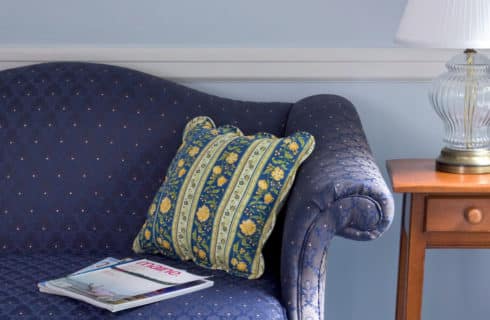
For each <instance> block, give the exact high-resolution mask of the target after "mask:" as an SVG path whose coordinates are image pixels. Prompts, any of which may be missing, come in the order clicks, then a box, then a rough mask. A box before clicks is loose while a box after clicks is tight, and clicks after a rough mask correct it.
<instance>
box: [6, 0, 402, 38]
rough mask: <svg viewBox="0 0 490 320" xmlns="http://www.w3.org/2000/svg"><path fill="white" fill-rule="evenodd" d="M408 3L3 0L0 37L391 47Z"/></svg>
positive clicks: (347, 0) (383, 0)
mask: <svg viewBox="0 0 490 320" xmlns="http://www.w3.org/2000/svg"><path fill="white" fill-rule="evenodd" d="M403 2H404V0H306V1H298V0H266V1H264V0H262V1H261V0H248V1H239V0H227V1H225V0H206V1H189V0H180V1H175V0H172V1H170V0H97V1H95V0H83V1H81V0H42V1H39V0H0V26H1V28H0V44H21V45H24V44H27V45H32V44H42V45H49V44H80V43H83V44H91V45H102V46H110V45H128V46H133V45H145V46H164V47H165V46H170V47H172V46H181V47H182V46H183V47H240V46H252V47H298V46H299V47H302V46H306V47H350V46H354V47H369V46H370V47H386V46H392V43H391V39H392V38H393V35H394V32H395V28H396V25H397V23H398V19H399V16H400V15H401V11H402V3H403ZM352 22H354V23H352Z"/></svg>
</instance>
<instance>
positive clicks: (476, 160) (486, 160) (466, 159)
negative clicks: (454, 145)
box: [436, 148, 490, 174]
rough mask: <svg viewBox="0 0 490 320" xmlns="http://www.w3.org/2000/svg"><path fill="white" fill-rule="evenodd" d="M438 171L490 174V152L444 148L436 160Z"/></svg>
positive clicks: (486, 150)
mask: <svg viewBox="0 0 490 320" xmlns="http://www.w3.org/2000/svg"><path fill="white" fill-rule="evenodd" d="M436 170H437V171H443V172H449V173H460V174H484V173H490V150H488V149H475V150H453V149H449V148H444V149H442V150H441V154H440V155H439V158H437V160H436Z"/></svg>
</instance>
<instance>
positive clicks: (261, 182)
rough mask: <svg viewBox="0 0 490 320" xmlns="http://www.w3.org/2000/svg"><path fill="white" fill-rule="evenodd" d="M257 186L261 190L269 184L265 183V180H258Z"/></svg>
mask: <svg viewBox="0 0 490 320" xmlns="http://www.w3.org/2000/svg"><path fill="white" fill-rule="evenodd" d="M258 185H259V188H260V189H262V190H267V188H268V187H269V185H268V184H267V181H265V180H259V183H258Z"/></svg>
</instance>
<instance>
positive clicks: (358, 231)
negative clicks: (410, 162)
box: [0, 62, 393, 319]
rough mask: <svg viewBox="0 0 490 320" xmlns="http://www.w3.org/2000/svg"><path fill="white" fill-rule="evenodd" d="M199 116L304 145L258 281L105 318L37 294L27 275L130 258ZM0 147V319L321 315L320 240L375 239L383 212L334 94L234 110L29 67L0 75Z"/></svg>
mask: <svg viewBox="0 0 490 320" xmlns="http://www.w3.org/2000/svg"><path fill="white" fill-rule="evenodd" d="M202 115H206V116H209V117H211V118H212V119H213V120H215V122H216V124H217V125H218V126H219V125H223V124H231V125H235V126H237V127H240V129H242V131H243V132H244V134H253V133H255V132H259V131H260V132H269V133H271V134H274V135H276V136H283V135H285V134H290V133H292V132H295V131H298V130H303V131H308V132H310V133H312V134H313V135H314V136H315V138H316V149H315V151H314V152H313V154H312V155H311V156H310V158H309V159H308V160H307V161H306V162H305V163H304V164H303V167H302V168H301V169H300V171H299V172H298V176H297V179H296V182H295V185H294V186H293V189H292V191H291V194H290V197H289V200H288V201H287V203H286V208H285V209H284V210H283V211H282V212H281V213H280V214H279V216H278V218H279V219H278V221H277V223H276V228H275V229H274V232H273V234H272V235H271V238H270V239H269V241H268V242H267V245H266V248H265V249H264V257H265V259H266V265H267V266H268V268H267V270H266V274H265V276H264V278H263V279H260V280H253V281H250V280H246V279H238V278H234V277H231V276H229V275H226V274H225V273H221V272H218V271H215V272H216V273H214V272H213V274H215V275H216V278H215V281H216V285H215V286H214V287H213V288H211V289H208V290H205V291H202V292H200V293H196V294H193V295H189V296H186V297H181V298H177V299H173V300H169V301H167V302H161V303H158V304H154V305H151V306H147V307H142V308H138V309H134V310H130V311H128V312H127V313H125V314H115V315H114V314H111V313H108V312H105V311H102V310H99V309H97V308H92V307H90V306H88V305H86V304H82V303H78V302H75V301H70V300H68V299H65V298H60V297H55V296H51V295H45V294H41V293H38V292H37V291H36V287H35V283H36V282H38V281H41V280H45V279H48V278H52V277H55V276H60V275H63V274H66V273H67V272H70V271H72V270H76V269H79V268H81V267H83V266H85V265H87V264H89V263H90V262H93V261H96V260H97V259H100V258H101V257H104V256H116V257H124V256H126V255H131V242H132V240H133V239H134V237H135V236H136V234H137V232H138V230H139V228H140V226H141V225H142V224H143V222H144V220H145V215H146V211H147V208H148V205H149V204H150V202H151V199H152V197H153V195H154V194H155V192H156V191H157V190H158V188H159V186H160V185H161V183H162V181H163V177H164V175H165V172H166V169H167V167H168V165H169V163H170V161H171V159H172V157H173V155H174V154H175V152H176V150H177V148H178V146H179V144H180V142H181V133H182V131H183V129H184V126H185V124H186V123H187V122H188V121H189V120H190V119H192V118H194V117H196V116H202ZM0 146H1V148H0V190H1V194H0V253H1V254H0V319H17V318H19V319H69V318H79V319H107V318H111V317H117V318H119V317H121V318H126V319H138V317H140V318H142V319H200V318H205V319H260V318H263V319H285V318H286V315H287V317H288V319H308V318H310V319H322V318H323V310H322V306H323V304H324V302H323V292H324V287H323V286H324V283H325V264H326V251H327V249H328V244H329V242H330V240H331V238H332V237H333V235H335V234H337V235H341V236H344V237H348V238H353V239H358V240H367V239H372V238H375V237H377V236H379V235H380V234H381V233H382V231H384V230H385V229H386V228H387V227H388V225H389V223H390V221H391V219H392V214H393V203H392V198H391V195H390V193H389V192H388V190H387V188H386V185H385V183H384V181H383V180H382V178H381V175H380V173H379V170H378V168H377V167H376V165H375V164H374V161H373V158H372V156H371V154H370V151H369V147H368V145H367V143H366V139H365V137H364V134H363V132H362V127H361V125H360V122H359V119H358V117H357V114H356V112H355V109H354V108H353V107H352V105H351V104H350V103H349V102H348V101H346V100H345V99H343V98H341V97H337V96H331V95H322V96H315V97H310V98H307V99H305V100H302V101H300V102H298V103H296V104H289V103H254V102H244V101H235V100H230V99H224V98H219V97H216V96H212V95H208V94H205V93H201V92H198V91H195V90H192V89H189V88H187V87H184V86H181V85H178V84H175V83H172V82H170V81H166V80H163V79H160V78H157V77H154V76H151V75H148V74H145V73H141V72H137V71H133V70H129V69H125V68H121V67H116V66H107V65H100V64H90V63H67V62H63V63H46V64H39V65H33V66H27V67H21V68H15V69H11V70H5V71H1V72H0ZM280 248H282V249H280ZM151 259H160V258H158V257H157V256H152V257H151ZM165 263H172V261H170V260H169V261H167V260H165ZM174 263H176V262H174ZM176 266H177V267H183V268H186V269H189V270H191V272H192V271H197V269H193V267H192V266H191V265H188V264H185V263H182V264H177V265H176ZM205 272H210V271H209V270H205ZM279 278H280V279H281V280H280V281H281V282H280V288H281V291H280V292H279V291H278V288H279ZM276 279H278V280H277V281H275V280H276ZM201 296H203V298H201ZM200 299H203V302H202V303H201V302H200ZM191 302H192V304H191ZM225 302H226V303H225ZM186 303H187V304H186ZM169 313H170V314H169Z"/></svg>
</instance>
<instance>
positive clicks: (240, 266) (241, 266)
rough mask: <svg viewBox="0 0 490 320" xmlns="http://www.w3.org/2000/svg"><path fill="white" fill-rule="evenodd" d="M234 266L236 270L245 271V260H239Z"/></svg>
mask: <svg viewBox="0 0 490 320" xmlns="http://www.w3.org/2000/svg"><path fill="white" fill-rule="evenodd" d="M236 268H237V270H238V271H241V272H245V271H247V264H246V263H245V262H243V261H240V262H238V264H237V265H236Z"/></svg>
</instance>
